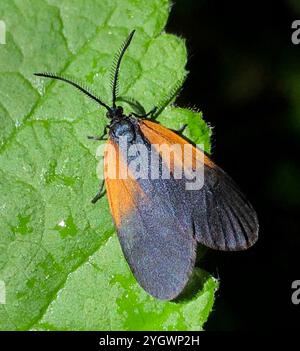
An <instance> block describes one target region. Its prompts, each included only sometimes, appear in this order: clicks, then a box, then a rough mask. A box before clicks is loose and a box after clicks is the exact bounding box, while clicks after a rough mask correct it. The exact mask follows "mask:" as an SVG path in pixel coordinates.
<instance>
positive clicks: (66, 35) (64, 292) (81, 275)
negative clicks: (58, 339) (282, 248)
mask: <svg viewBox="0 0 300 351" xmlns="http://www.w3.org/2000/svg"><path fill="white" fill-rule="evenodd" d="M169 9H170V3H169V2H168V1H167V0H149V1H147V2H141V1H136V0H126V1H125V0H121V1H120V0H118V1H117V0H115V1H113V0H107V1H105V0H99V1H95V0H93V1H86V0H77V1H76V2H75V1H74V0H63V1H62V0H48V1H43V0H22V1H17V0H16V1H2V2H1V4H0V18H1V19H2V20H4V21H5V23H6V27H7V35H6V41H7V44H6V45H0V70H1V78H0V124H1V128H0V164H1V170H0V218H1V220H0V280H1V281H3V282H4V283H5V289H6V303H5V304H2V305H0V329H2V330H8V329H13V330H15V329H16V330H29V329H38V330H55V329H62V330H72V329H79V330H87V329H95V330H101V329H104V330H107V329H111V330H116V329H118V330H136V329H153V330H162V329H166V330H173V329H180V330H191V329H197V330H198V329H202V326H203V323H204V322H205V321H206V319H207V317H208V315H209V313H210V311H211V308H212V305H213V300H214V291H215V290H216V288H217V285H218V284H217V281H216V280H215V279H214V278H212V277H211V276H209V275H208V274H207V273H205V272H204V271H202V270H200V269H196V270H195V273H194V278H193V282H194V283H195V284H194V285H196V286H197V291H196V292H195V293H194V294H190V295H187V296H186V297H185V298H183V299H182V300H179V301H178V302H161V301H158V300H156V299H154V298H152V297H151V296H149V295H148V294H147V293H146V292H144V291H143V290H142V289H141V288H140V287H139V285H138V284H137V283H136V281H135V279H134V277H133V276H132V274H131V272H130V270H129V268H128V266H127V263H126V261H125V259H124V257H123V255H122V254H121V250H120V245H119V242H118V240H117V238H116V234H115V230H114V227H113V224H112V220H111V216H110V213H109V209H108V204H107V200H106V198H105V197H104V198H102V199H101V200H100V201H99V202H98V203H97V204H96V205H95V206H93V205H92V204H91V203H90V200H91V198H92V197H93V195H95V193H96V191H97V187H98V182H99V181H98V180H97V177H96V167H97V163H98V160H97V159H96V157H95V155H96V148H97V146H98V145H99V144H98V143H94V142H91V141H88V140H87V138H86V136H87V135H99V134H101V133H102V131H103V128H104V126H105V123H106V120H105V118H104V115H105V111H104V110H103V109H102V108H99V106H97V105H96V104H95V103H94V102H93V101H90V100H88V99H87V98H86V97H85V96H83V95H81V94H80V93H79V92H77V91H75V90H74V89H72V88H71V87H70V86H67V85H65V84H63V83H61V82H54V81H51V80H43V79H40V78H37V77H34V76H33V73H34V72H41V71H53V72H58V73H60V74H68V75H73V76H75V77H76V78H77V79H80V80H81V81H83V82H85V83H86V84H88V85H91V86H92V87H93V89H94V90H95V91H97V92H98V93H99V95H100V96H101V97H102V99H103V100H104V101H110V95H111V93H110V66H111V64H112V60H113V56H114V53H115V52H116V51H117V49H118V48H119V46H120V44H121V42H122V41H123V39H124V38H125V37H126V35H127V34H128V33H129V32H130V31H131V30H132V29H133V28H135V29H137V33H136V36H135V38H134V41H133V43H132V45H131V47H130V48H129V50H128V52H127V54H126V56H125V58H124V61H123V64H122V69H121V77H120V94H121V95H122V94H123V95H126V96H133V97H135V98H136V99H137V100H138V101H140V102H141V103H142V105H143V106H144V107H145V109H146V110H147V111H148V110H149V109H151V108H152V107H153V106H154V105H157V104H159V103H160V101H162V98H163V97H165V96H166V95H168V92H170V91H172V89H174V84H175V83H176V81H178V80H181V79H183V78H184V76H185V75H186V71H185V68H184V67H185V64H186V48H185V45H184V41H183V40H182V39H180V38H178V37H176V36H173V35H170V34H166V33H165V32H163V29H164V26H165V24H166V21H167V18H168V15H169ZM124 106H125V105H124ZM127 108H128V106H127ZM159 120H160V121H161V122H162V123H163V124H165V125H166V126H169V127H172V128H177V127H180V125H182V124H186V123H187V124H188V128H187V129H186V133H187V134H186V135H187V136H188V137H190V138H191V140H193V141H194V142H197V143H203V145H204V148H205V150H206V151H209V137H210V129H209V128H208V127H207V126H206V124H205V123H204V122H203V120H202V119H201V114H199V113H196V112H193V111H190V110H185V109H178V108H175V107H173V106H171V107H168V108H167V109H165V111H164V112H163V113H162V115H161V116H160V117H159Z"/></svg>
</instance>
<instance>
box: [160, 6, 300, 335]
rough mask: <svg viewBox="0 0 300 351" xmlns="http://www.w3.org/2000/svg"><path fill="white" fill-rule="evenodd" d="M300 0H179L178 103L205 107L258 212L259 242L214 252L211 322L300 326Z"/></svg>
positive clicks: (222, 156)
mask: <svg viewBox="0 0 300 351" xmlns="http://www.w3.org/2000/svg"><path fill="white" fill-rule="evenodd" d="M297 19H300V1H299V0H298V1H297V0H291V1H268V0H264V1H226V2H225V1H215V0H209V1H208V0H207V1H201V0H177V1H175V3H174V6H173V8H172V12H171V16H170V19H169V23H168V25H167V31H168V32H171V33H174V34H177V35H180V36H182V37H184V38H186V42H187V47H188V52H189V61H188V65H187V68H188V70H189V71H190V74H189V76H188V79H187V81H186V83H185V85H184V89H183V91H182V93H181V95H180V97H179V98H178V100H177V103H178V105H180V106H188V107H193V106H196V107H198V108H200V109H201V111H202V112H203V114H204V118H205V120H206V121H207V122H209V123H210V124H211V125H212V126H213V127H214V129H213V132H214V135H213V138H212V146H213V148H212V155H213V159H214V160H215V161H216V163H217V164H218V165H220V166H221V167H222V168H224V169H225V170H226V171H227V172H228V173H229V174H230V175H231V176H232V177H233V178H234V179H235V180H236V182H237V183H238V184H239V185H240V186H241V188H242V189H243V190H244V192H245V193H246V194H247V196H248V198H249V199H250V201H251V202H252V204H253V205H254V207H255V209H256V210H257V213H258V217H259V221H260V238H259V241H258V243H257V244H256V245H255V246H254V247H253V248H251V249H250V250H248V251H245V252H234V253H223V252H213V251H210V252H209V253H208V255H207V256H206V258H205V260H204V262H203V266H204V268H205V269H207V270H208V271H209V272H211V273H213V274H214V275H215V276H219V277H220V281H221V286H220V290H219V291H218V293H217V300H216V304H215V306H214V312H213V313H212V314H211V316H210V318H209V321H208V323H207V324H206V329H207V330H246V329H260V330H262V329H291V328H299V327H300V318H299V317H300V305H293V304H292V302H291V294H292V289H291V284H292V281H294V280H296V279H300V270H299V264H300V257H299V251H300V230H299V222H300V221H299V217H300V165H299V151H300V44H299V45H294V44H293V43H292V41H291V35H292V33H293V31H294V29H292V28H291V25H292V22H293V21H294V20H297Z"/></svg>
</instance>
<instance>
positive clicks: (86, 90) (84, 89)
mask: <svg viewBox="0 0 300 351" xmlns="http://www.w3.org/2000/svg"><path fill="white" fill-rule="evenodd" d="M34 75H35V76H39V77H46V78H53V79H57V80H61V81H63V82H66V83H69V84H71V85H73V86H74V87H75V88H77V89H78V90H80V91H81V92H83V93H84V94H86V95H87V96H88V97H90V98H91V99H93V100H95V101H97V102H98V104H100V105H101V106H104V107H105V108H106V109H107V110H108V111H111V108H110V107H109V106H108V105H106V104H105V103H104V102H103V101H102V100H100V98H99V97H97V96H96V95H95V94H94V93H93V92H92V91H91V90H90V89H89V88H87V87H85V86H83V85H82V84H80V83H78V82H77V81H76V80H75V79H70V78H68V77H66V76H62V75H58V74H55V73H49V72H45V73H34Z"/></svg>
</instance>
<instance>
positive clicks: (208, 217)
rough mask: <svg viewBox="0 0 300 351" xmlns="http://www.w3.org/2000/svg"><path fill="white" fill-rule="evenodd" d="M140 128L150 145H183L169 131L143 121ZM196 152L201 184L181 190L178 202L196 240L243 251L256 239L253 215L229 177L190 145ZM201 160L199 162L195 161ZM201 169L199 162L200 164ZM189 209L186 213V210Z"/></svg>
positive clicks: (220, 248) (179, 181) (216, 246)
mask: <svg viewBox="0 0 300 351" xmlns="http://www.w3.org/2000/svg"><path fill="white" fill-rule="evenodd" d="M141 130H142V132H143V134H144V135H145V137H146V138H147V139H148V140H151V143H153V144H162V143H165V144H168V145H173V144H182V145H184V144H187V143H188V142H187V141H186V140H185V139H183V138H182V137H180V136H179V135H177V134H176V133H174V132H172V131H171V130H169V129H167V128H165V127H163V126H161V125H159V124H157V123H154V122H151V121H149V120H145V121H143V122H142V123H141ZM196 154H197V155H198V156H199V155H200V156H201V157H199V158H197V160H196V161H195V162H202V167H203V169H204V184H203V187H202V188H201V189H199V190H182V189H183V185H182V184H181V183H182V182H186V179H184V178H183V179H182V180H178V181H177V182H178V184H181V186H180V187H175V189H178V190H179V191H180V192H181V193H180V194H178V196H181V199H182V200H181V201H182V202H183V203H184V204H185V207H186V210H185V211H186V214H185V215H186V216H187V215H188V216H190V218H191V223H192V225H193V228H194V234H195V237H196V239H197V241H198V242H199V243H201V244H204V245H205V246H207V247H210V248H213V249H218V250H226V251H229V250H232V251H237V250H244V249H247V248H249V247H250V246H252V245H253V244H254V243H255V242H256V240H257V238H258V227H259V226H258V220H257V215H256V213H255V211H254V209H253V207H252V206H251V204H250V203H249V202H248V201H247V200H246V198H245V196H244V195H243V194H242V192H241V191H240V190H239V188H238V187H237V185H236V184H235V183H234V182H233V180H232V179H231V178H230V177H229V176H228V175H227V174H226V173H225V172H224V171H222V170H221V169H220V168H219V167H218V166H216V165H215V164H214V163H213V162H212V161H211V160H210V159H209V158H208V157H207V156H206V155H205V154H204V153H203V152H202V151H201V150H199V149H196V148H194V149H193V155H192V157H194V155H196ZM198 160H201V161H198ZM200 168H201V165H200ZM189 211H190V212H189Z"/></svg>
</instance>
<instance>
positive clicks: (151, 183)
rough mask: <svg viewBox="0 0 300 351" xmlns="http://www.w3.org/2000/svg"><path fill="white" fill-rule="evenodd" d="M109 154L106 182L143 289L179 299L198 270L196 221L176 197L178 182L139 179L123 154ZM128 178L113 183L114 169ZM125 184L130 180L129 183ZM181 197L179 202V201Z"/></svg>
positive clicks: (123, 244) (123, 242) (128, 256)
mask: <svg viewBox="0 0 300 351" xmlns="http://www.w3.org/2000/svg"><path fill="white" fill-rule="evenodd" d="M108 146H109V147H112V148H114V149H115V155H116V158H115V159H111V158H110V156H108V155H110V154H112V153H111V152H106V153H105V155H106V156H105V177H106V178H105V182H106V189H107V195H108V200H109V205H110V209H111V213H112V216H113V218H114V222H115V224H116V227H117V232H118V237H119V240H120V243H121V247H122V250H123V253H124V256H125V258H126V260H127V262H128V264H129V266H130V268H131V270H132V272H133V274H134V276H135V278H136V279H137V281H138V282H139V284H140V285H141V286H142V287H143V288H144V289H145V290H146V291H147V292H148V293H149V294H151V295H153V296H154V297H156V298H159V299H162V300H171V299H174V298H175V297H177V296H178V295H179V294H180V293H181V292H182V290H183V289H184V287H185V286H186V284H187V282H188V280H189V277H190V275H191V272H192V269H193V267H194V264H195V256H196V253H195V251H196V243H197V242H196V239H195V237H194V235H193V226H192V223H191V218H190V217H189V216H185V214H184V206H183V205H184V204H182V203H179V205H178V206H176V205H175V204H176V203H178V201H180V192H177V191H176V192H174V191H173V189H174V188H176V183H175V180H174V179H169V180H164V181H162V180H161V179H156V180H151V179H138V180H136V179H134V178H132V177H130V169H128V165H127V164H126V163H125V162H124V161H123V157H122V155H121V153H120V150H119V148H118V146H117V145H116V144H114V142H113V141H112V140H110V141H109V142H108ZM116 164H117V165H118V167H117V168H118V169H117V175H118V174H120V173H119V172H121V173H122V172H123V174H124V172H126V170H127V171H128V173H129V177H127V178H126V179H120V177H118V176H117V177H116V179H111V178H112V177H110V176H108V175H109V174H110V175H111V174H113V172H114V170H113V169H112V168H114V167H115V165H116ZM124 178H125V177H124ZM178 196H179V197H178Z"/></svg>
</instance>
